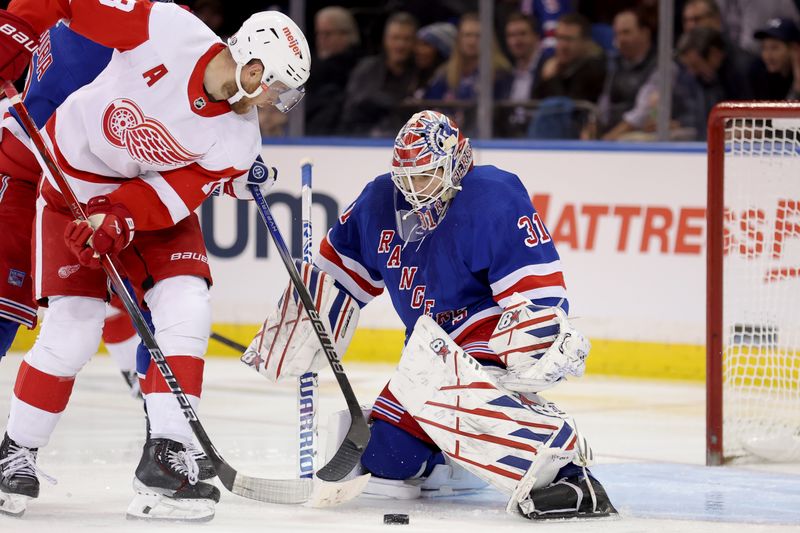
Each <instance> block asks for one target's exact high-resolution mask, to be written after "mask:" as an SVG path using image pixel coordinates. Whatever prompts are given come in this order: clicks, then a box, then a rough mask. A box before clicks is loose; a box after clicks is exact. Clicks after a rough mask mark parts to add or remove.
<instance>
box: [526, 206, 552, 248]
mask: <svg viewBox="0 0 800 533" xmlns="http://www.w3.org/2000/svg"><path fill="white" fill-rule="evenodd" d="M534 226H535V227H536V229H535V230H534ZM517 227H518V228H519V229H522V230H525V233H526V237H525V246H527V247H528V248H533V247H534V246H538V245H539V243H542V244H544V243H547V242H550V241H551V240H552V239H550V234H549V233H547V228H545V227H544V222H542V219H541V217H539V213H536V212H534V213H533V216H531V217H529V216H521V217H519V220H517Z"/></svg>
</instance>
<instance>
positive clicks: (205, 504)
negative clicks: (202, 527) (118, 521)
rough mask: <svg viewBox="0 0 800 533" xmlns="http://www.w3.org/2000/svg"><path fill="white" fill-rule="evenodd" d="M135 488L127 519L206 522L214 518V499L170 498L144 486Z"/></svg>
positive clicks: (126, 514)
mask: <svg viewBox="0 0 800 533" xmlns="http://www.w3.org/2000/svg"><path fill="white" fill-rule="evenodd" d="M136 489H137V490H136V495H135V496H134V497H133V501H131V503H130V505H128V510H127V512H126V513H125V518H127V519H128V520H147V521H169V522H208V521H210V520H212V519H213V518H214V509H215V502H214V500H208V499H189V498H183V499H181V498H171V497H170V496H167V495H165V494H159V493H157V492H154V491H148V490H146V488H144V487H137V488H136Z"/></svg>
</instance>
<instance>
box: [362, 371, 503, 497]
mask: <svg viewBox="0 0 800 533" xmlns="http://www.w3.org/2000/svg"><path fill="white" fill-rule="evenodd" d="M370 419H371V426H370V431H371V435H370V441H369V444H368V445H367V449H366V450H365V451H364V455H363V456H362V458H361V465H362V466H363V468H364V470H365V471H366V472H369V473H370V474H372V478H370V481H369V483H368V484H367V487H366V488H365V489H364V493H365V494H369V495H373V496H381V497H387V498H397V499H413V498H419V497H432V496H444V495H455V494H467V493H470V492H473V491H475V490H479V489H482V488H484V487H485V486H486V485H487V483H486V482H485V481H483V480H481V479H479V478H478V477H476V476H474V475H473V474H471V473H470V472H468V471H466V470H464V469H463V468H462V467H461V466H460V465H458V464H457V463H454V462H453V461H451V460H450V459H449V458H448V457H446V456H445V455H444V454H443V453H442V452H441V450H440V449H439V447H438V446H437V445H436V444H434V442H433V441H432V440H431V439H430V438H429V437H428V436H427V435H426V434H425V432H424V431H423V430H422V428H421V427H420V426H419V424H418V423H417V422H416V421H415V420H414V419H413V417H412V416H411V415H410V414H409V413H407V412H406V411H405V409H404V408H403V406H402V405H401V404H400V402H398V401H397V399H396V398H395V397H394V395H393V394H392V393H391V391H389V389H388V386H387V387H386V388H385V389H384V390H383V391H382V392H381V394H380V396H379V397H378V399H377V400H376V401H375V405H374V406H373V408H372V413H371V417H370Z"/></svg>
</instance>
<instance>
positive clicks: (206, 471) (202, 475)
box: [142, 402, 217, 481]
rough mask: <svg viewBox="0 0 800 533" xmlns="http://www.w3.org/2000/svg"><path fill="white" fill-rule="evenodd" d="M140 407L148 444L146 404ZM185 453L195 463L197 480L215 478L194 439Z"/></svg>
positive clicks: (213, 470) (148, 430)
mask: <svg viewBox="0 0 800 533" xmlns="http://www.w3.org/2000/svg"><path fill="white" fill-rule="evenodd" d="M142 406H143V407H144V423H145V439H146V441H148V442H149V441H150V415H149V414H148V413H147V403H144V402H143V403H142ZM186 453H188V454H189V455H191V456H192V458H193V459H194V460H195V462H196V463H197V467H198V469H199V473H198V475H197V479H199V480H200V481H205V480H207V479H212V478H215V477H217V471H216V469H215V468H214V464H213V463H212V462H211V459H209V457H208V455H206V452H204V451H203V448H201V447H200V445H199V444H198V442H197V440H196V439H195V440H194V441H193V442H191V443H190V444H189V445H187V446H186Z"/></svg>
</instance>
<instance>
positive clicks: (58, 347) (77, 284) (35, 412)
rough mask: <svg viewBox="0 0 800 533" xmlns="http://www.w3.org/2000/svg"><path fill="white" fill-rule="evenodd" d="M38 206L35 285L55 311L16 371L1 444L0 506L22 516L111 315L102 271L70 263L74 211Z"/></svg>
mask: <svg viewBox="0 0 800 533" xmlns="http://www.w3.org/2000/svg"><path fill="white" fill-rule="evenodd" d="M37 208H38V209H37V211H38V215H37V218H36V224H35V231H34V233H35V244H36V246H35V249H36V251H37V254H36V263H35V268H34V279H35V280H36V283H35V289H36V295H37V296H38V297H41V298H47V299H48V305H49V310H48V312H47V314H46V317H45V320H44V322H43V324H42V328H41V330H40V332H39V336H38V337H37V339H36V342H35V343H34V345H33V347H32V348H31V350H30V351H29V352H28V353H27V354H26V355H25V358H24V360H23V362H22V364H21V365H20V368H19V371H18V373H17V379H16V383H15V385H14V391H13V394H12V397H11V409H10V413H9V418H8V425H7V426H6V434H5V438H4V440H3V443H2V445H0V463H2V464H0V511H2V512H7V513H10V514H22V512H24V510H25V507H26V504H27V500H28V499H30V498H36V497H37V496H38V494H39V480H38V476H37V474H41V471H40V470H39V469H38V466H37V464H36V454H37V451H38V449H39V448H41V447H42V446H45V445H46V444H47V443H48V441H49V438H50V435H51V433H52V432H53V430H54V429H55V426H56V424H57V423H58V420H59V419H60V417H61V413H62V412H63V411H64V409H65V408H66V406H67V402H68V401H69V397H70V395H71V393H72V386H73V384H74V381H75V376H76V375H77V373H78V372H79V371H80V369H81V368H82V367H83V366H84V364H86V362H87V361H88V360H89V359H90V358H91V356H92V355H94V354H95V353H96V351H97V347H98V345H99V343H100V334H101V331H102V326H103V317H104V316H105V303H104V298H105V296H106V288H105V287H106V284H105V276H104V274H103V273H102V271H98V270H91V269H87V268H77V267H76V268H66V269H65V267H64V265H70V264H71V262H73V261H75V262H77V260H76V259H75V257H74V256H72V255H71V252H70V251H69V249H68V248H67V247H66V245H65V244H64V240H63V232H64V226H65V225H66V223H67V222H68V220H69V216H68V215H66V214H64V213H62V212H58V211H55V210H51V209H50V208H49V207H48V206H46V205H45V204H44V200H43V199H41V198H40V199H39V201H38V203H37ZM65 294H68V296H65Z"/></svg>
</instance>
